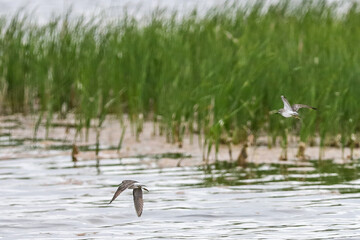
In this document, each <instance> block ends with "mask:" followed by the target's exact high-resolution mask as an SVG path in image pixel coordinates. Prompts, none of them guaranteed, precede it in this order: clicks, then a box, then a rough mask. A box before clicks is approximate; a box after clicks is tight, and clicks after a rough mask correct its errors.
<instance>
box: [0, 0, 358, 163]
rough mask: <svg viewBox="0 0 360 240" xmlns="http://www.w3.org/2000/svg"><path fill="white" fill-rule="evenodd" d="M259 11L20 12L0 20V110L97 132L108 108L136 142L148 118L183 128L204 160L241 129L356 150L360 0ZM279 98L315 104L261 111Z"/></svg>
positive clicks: (159, 125) (173, 138) (176, 130)
mask: <svg viewBox="0 0 360 240" xmlns="http://www.w3.org/2000/svg"><path fill="white" fill-rule="evenodd" d="M263 8H264V5H263V4H262V3H261V2H258V4H256V5H255V6H253V7H251V8H236V7H232V6H226V7H224V8H223V9H212V10H211V11H209V12H207V14H205V16H199V15H198V14H197V13H196V12H195V11H194V12H193V13H191V14H189V15H187V16H185V17H181V18H179V17H177V15H176V13H174V14H173V15H172V16H171V17H168V16H165V15H164V14H162V12H161V11H158V12H155V13H154V14H153V15H152V17H151V18H149V19H148V20H147V21H142V22H139V21H137V20H135V19H134V18H131V17H129V16H128V15H126V14H125V15H124V16H123V17H121V18H119V19H118V20H116V21H111V22H110V21H102V19H101V16H98V17H94V18H93V19H91V20H85V19H84V18H72V17H71V14H69V15H67V16H65V17H58V18H56V17H55V18H54V19H53V20H52V21H50V22H48V23H47V24H45V25H38V24H34V23H33V22H32V21H31V19H30V18H29V17H26V16H23V14H19V15H17V16H15V17H13V18H12V19H6V18H3V19H1V21H0V43H1V44H0V109H1V113H2V114H12V113H19V112H20V113H24V114H36V115H37V116H38V123H39V124H40V123H41V122H42V121H45V122H46V127H47V128H51V127H52V121H53V119H54V117H55V116H56V117H58V118H66V116H67V115H68V114H69V113H71V114H73V115H74V116H75V122H76V124H75V125H74V126H75V128H76V129H77V130H78V131H80V130H81V129H89V128H91V127H94V128H96V129H97V132H98V135H100V134H101V128H102V124H103V122H104V119H105V118H106V116H107V115H109V114H113V115H116V116H117V117H118V119H119V124H121V125H122V129H123V131H125V129H126V128H127V127H128V128H131V130H132V131H133V133H134V134H135V135H136V136H137V138H139V139H140V138H141V132H142V129H143V128H142V126H143V122H144V121H152V122H153V123H154V129H155V128H156V129H159V130H158V131H154V133H156V134H160V135H163V136H164V137H166V138H167V140H168V141H169V142H173V143H177V144H179V146H181V144H182V139H183V137H184V135H185V134H189V135H190V136H191V135H192V134H199V135H200V136H201V137H200V138H199V143H200V144H202V146H203V147H204V155H206V152H209V150H210V149H212V148H213V149H215V150H217V149H218V148H219V145H220V144H221V143H224V144H229V145H231V144H239V143H244V144H245V143H246V142H247V140H248V136H250V135H251V136H252V137H253V138H254V141H255V142H256V139H257V138H258V137H260V136H267V137H268V143H267V144H268V146H269V147H272V146H276V145H278V144H280V146H282V147H283V148H286V147H287V145H288V143H287V142H288V136H289V135H291V136H296V137H298V139H297V141H298V142H304V143H306V144H310V145H311V144H318V145H319V146H320V148H322V147H324V146H326V145H336V146H339V147H342V148H344V147H346V146H348V147H351V148H354V147H356V146H357V145H358V144H359V141H358V137H359V136H358V130H359V127H360V121H359V120H360V112H359V111H358V96H359V94H360V81H359V79H358V78H359V75H360V67H359V63H360V51H359V50H358V49H357V45H358V43H359V42H360V28H358V24H359V22H360V13H359V11H358V10H359V9H358V6H357V5H356V4H354V5H353V6H352V7H351V8H349V9H350V10H349V11H348V12H347V13H344V14H338V12H337V11H336V9H337V7H336V6H334V5H329V4H327V3H325V2H322V1H320V2H317V3H310V1H302V2H301V3H300V4H299V5H297V6H296V7H293V6H290V5H289V2H281V3H280V4H278V5H273V6H271V7H269V8H268V9H267V11H265V12H264V11H263ZM281 94H284V95H286V96H287V97H288V98H289V100H290V101H291V102H293V103H296V102H301V103H305V104H309V105H312V106H315V107H318V109H319V111H318V112H316V113H314V112H311V113H310V112H306V111H304V112H302V113H301V114H302V116H303V118H302V120H301V121H298V120H296V119H294V120H289V119H283V118H281V117H280V116H276V115H270V114H269V112H270V111H271V110H274V109H277V108H280V107H282V103H281V100H280V95H281ZM124 115H126V116H128V118H129V119H130V122H131V126H126V125H125V124H124ZM94 120H95V126H92V122H93V121H94ZM37 127H38V125H37V126H36V127H35V129H34V133H35V134H34V137H35V138H36V130H37ZM97 138H99V137H97ZM121 144H122V138H120V139H119V144H118V146H119V148H121ZM194 144H197V143H194ZM319 157H321V151H320V153H319Z"/></svg>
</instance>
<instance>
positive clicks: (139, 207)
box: [133, 188, 144, 217]
mask: <svg viewBox="0 0 360 240" xmlns="http://www.w3.org/2000/svg"><path fill="white" fill-rule="evenodd" d="M133 196H134V206H135V210H136V214H137V215H138V217H140V216H141V214H142V211H143V206H144V200H143V193H142V190H141V188H135V189H134V190H133Z"/></svg>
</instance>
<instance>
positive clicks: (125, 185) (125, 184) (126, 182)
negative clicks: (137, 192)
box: [109, 180, 137, 204]
mask: <svg viewBox="0 0 360 240" xmlns="http://www.w3.org/2000/svg"><path fill="white" fill-rule="evenodd" d="M136 182H137V181H134V180H124V181H122V183H121V184H120V185H119V187H118V189H117V190H116V192H115V194H114V196H113V198H112V199H111V201H110V203H112V201H114V200H115V199H116V198H117V197H118V196H119V194H120V193H122V192H123V191H124V190H125V189H127V188H128V187H130V186H132V185H133V184H134V183H136ZM110 203H109V204H110Z"/></svg>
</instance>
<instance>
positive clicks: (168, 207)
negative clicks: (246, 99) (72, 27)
mask: <svg viewBox="0 0 360 240" xmlns="http://www.w3.org/2000/svg"><path fill="white" fill-rule="evenodd" d="M312 165H313V167H311V168H297V167H296V166H279V165H259V166H254V165H250V166H249V168H248V169H246V170H243V169H236V168H233V167H232V166H231V163H221V164H217V165H213V166H211V167H210V168H208V169H206V170H203V169H202V168H197V167H185V168H169V169H154V168H149V166H148V165H146V161H143V160H141V159H122V160H101V162H100V164H99V165H98V167H96V166H97V164H96V161H84V162H81V161H80V162H77V163H76V166H74V165H73V163H72V162H71V161H70V160H69V158H68V157H66V158H65V157H63V156H62V157H54V158H43V159H21V160H9V161H1V163H0V179H1V183H2V187H1V194H0V210H1V218H0V229H1V234H0V235H1V237H5V238H6V239H14V238H20V239H21V238H22V239H23V238H27V239H35V238H36V239H39V238H45V239H47V238H58V239H63V238H72V239H89V238H90V239H107V238H116V239H329V238H336V239H357V238H359V237H360V235H359V234H360V233H359V230H358V229H359V228H360V221H359V220H360V210H358V209H359V208H358V203H359V198H360V194H359V188H360V187H359V179H358V169H359V166H358V165H355V164H353V165H350V166H342V165H341V166H339V165H336V164H332V163H331V162H329V161H327V162H322V163H317V162H313V164H312ZM124 179H136V180H138V181H141V182H143V183H145V184H146V185H147V186H148V188H149V190H150V192H149V193H144V201H145V203H144V212H143V215H142V217H141V218H138V217H137V216H136V214H135V210H134V207H133V202H132V197H131V194H132V192H131V191H126V192H124V193H123V194H122V195H120V196H119V197H118V199H117V200H116V201H115V202H113V204H111V205H108V202H109V200H110V199H111V197H112V195H113V193H114V192H115V190H116V188H117V185H118V184H119V183H120V182H121V181H122V180H124Z"/></svg>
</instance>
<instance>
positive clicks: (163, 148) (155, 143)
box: [0, 115, 360, 168]
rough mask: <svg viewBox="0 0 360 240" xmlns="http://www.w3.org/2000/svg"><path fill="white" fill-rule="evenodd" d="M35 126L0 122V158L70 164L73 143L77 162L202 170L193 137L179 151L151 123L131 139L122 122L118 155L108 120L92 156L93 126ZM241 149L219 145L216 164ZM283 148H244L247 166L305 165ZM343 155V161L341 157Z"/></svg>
mask: <svg viewBox="0 0 360 240" xmlns="http://www.w3.org/2000/svg"><path fill="white" fill-rule="evenodd" d="M37 121H38V117H37V116H25V117H24V116H22V115H12V116H6V117H5V116H2V117H1V118H0V146H1V151H0V159H16V158H33V157H49V156H56V155H68V156H69V161H71V160H72V158H71V154H72V146H73V144H75V145H76V146H77V147H78V149H79V153H77V154H76V159H77V160H78V161H83V160H94V159H96V158H98V159H103V158H107V159H119V158H129V157H140V158H143V161H144V163H146V164H149V165H151V166H153V167H160V168H161V167H174V166H194V165H201V164H203V163H204V161H203V147H202V146H201V142H202V141H199V139H198V135H193V136H192V137H190V136H186V137H185V138H184V140H183V143H182V146H181V147H179V144H178V143H174V144H172V143H169V142H167V141H166V137H165V136H160V135H159V128H158V126H156V125H155V127H154V124H153V123H152V122H145V123H144V126H143V131H142V133H141V135H140V137H139V139H138V140H137V139H136V136H135V134H134V131H132V127H131V125H130V122H129V121H127V120H125V121H124V125H123V126H126V130H125V133H124V137H123V142H122V147H121V149H120V151H118V150H117V146H118V144H119V141H120V138H121V135H122V129H123V126H122V125H121V124H120V122H119V120H118V119H116V118H115V116H109V117H107V119H106V120H105V122H104V124H103V127H102V128H101V134H100V138H99V139H100V149H101V150H100V152H99V154H98V156H96V154H95V145H96V128H95V127H94V126H96V121H94V122H93V123H92V126H93V127H91V128H90V129H89V131H88V136H87V137H86V135H87V133H86V129H82V130H81V131H80V132H77V131H76V127H77V126H76V122H75V120H74V119H73V118H68V119H66V120H59V119H54V121H53V122H52V125H51V127H50V128H48V130H46V124H45V122H42V123H41V124H40V125H39V128H38V131H37V133H36V135H35V134H34V129H35V127H36V123H37ZM242 147H243V145H232V146H231V148H232V153H231V157H230V155H229V148H228V146H226V145H221V146H220V148H219V153H218V155H217V158H218V160H220V161H221V160H227V161H228V160H230V159H232V161H237V158H238V156H239V154H240V152H241V149H242ZM281 152H282V149H281V148H280V147H274V148H271V149H269V148H268V147H267V146H266V138H265V137H264V138H263V139H262V138H260V139H259V140H258V141H257V145H256V146H254V145H251V144H249V146H248V148H247V158H246V161H247V162H253V163H283V164H294V163H295V164H298V165H301V166H307V165H309V164H308V163H307V162H306V160H300V159H298V158H297V157H296V155H297V152H298V143H297V141H296V139H293V140H291V139H290V141H289V148H288V153H287V157H288V160H287V161H280V160H279V157H280V155H281ZM319 153H320V149H319V147H306V150H305V155H306V158H307V159H318V158H319ZM349 155H350V150H349V149H345V151H344V153H342V151H341V149H340V148H333V147H331V148H330V147H328V148H325V149H324V152H323V159H334V160H335V161H336V162H339V163H343V162H348V161H350V160H349V159H348V156H349ZM343 156H344V158H343ZM359 157H360V152H359V150H358V149H355V150H354V158H359ZM215 159H216V156H215V151H214V149H212V151H211V153H210V155H209V162H210V163H212V162H214V161H215Z"/></svg>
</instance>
